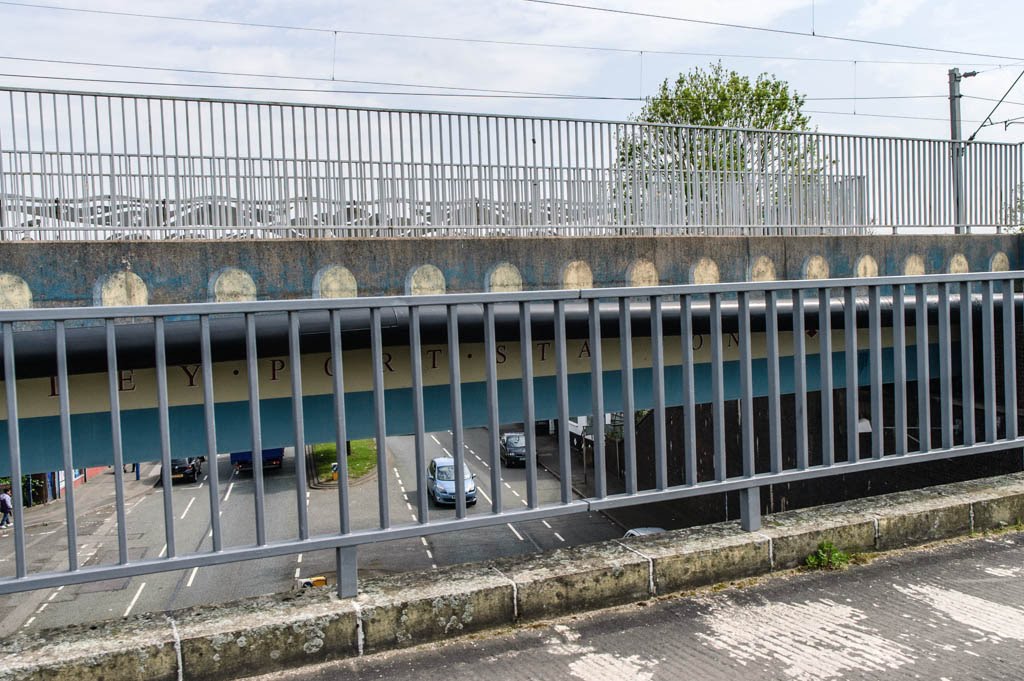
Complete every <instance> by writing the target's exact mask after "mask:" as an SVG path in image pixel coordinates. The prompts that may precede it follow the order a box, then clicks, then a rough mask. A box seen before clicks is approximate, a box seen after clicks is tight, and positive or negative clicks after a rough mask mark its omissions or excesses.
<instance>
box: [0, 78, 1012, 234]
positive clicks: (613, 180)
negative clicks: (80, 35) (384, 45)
mask: <svg viewBox="0 0 1024 681" xmlns="http://www.w3.org/2000/svg"><path fill="white" fill-rule="evenodd" d="M4 100H6V101H4ZM960 146H961V149H962V154H961V158H962V161H961V162H962V163H963V177H964V180H963V189H962V194H963V199H964V202H965V205H966V224H964V225H957V219H956V213H955V209H954V195H955V192H954V186H953V172H952V168H953V165H952V164H953V162H954V158H955V154H954V152H956V151H957V147H956V146H955V145H954V143H952V142H950V141H948V140H927V139H909V138H892V137H867V136H855V135H838V134H826V133H818V132H785V131H763V130H741V129H726V128H699V127H689V126H676V125H653V124H647V123H639V122H612V121H593V120H570V119H557V118H537V117H525V116H501V115H488V114H467V113H444V112H427V111H392V110H380V109H365V108H349V107H340V106H327V105H312V104H288V103H267V102H254V101H233V100H213V99H187V98H174V97H153V96H137V95H112V94H99V93H83V92H59V91H43V90H22V89H15V88H0V238H2V239H7V240H22V239H36V240H63V239H107V238H110V239H119V238H143V239H148V238H152V239H161V238H272V237H301V236H314V237H321V236H378V235H380V236H405V235H411V236H417V235H419V236H446V235H477V236H487V235H561V234H566V235H579V234H592V235H598V234H645V233H671V234H800V233H841V234H845V233H853V234H861V233H879V232H881V233H886V232H898V231H907V230H913V229H918V230H921V229H923V230H932V231H952V230H953V229H955V228H957V227H958V226H959V227H960V228H961V230H960V231H1000V230H1002V229H1005V228H1009V227H1014V226H1017V225H1019V224H1021V221H1022V218H1021V182H1022V178H1021V153H1022V149H1021V146H1020V145H1019V144H1004V143H991V142H971V143H969V144H966V143H965V144H962V145H960Z"/></svg>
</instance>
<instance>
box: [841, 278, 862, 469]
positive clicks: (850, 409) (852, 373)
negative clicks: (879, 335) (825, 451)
mask: <svg viewBox="0 0 1024 681" xmlns="http://www.w3.org/2000/svg"><path fill="white" fill-rule="evenodd" d="M843 347H844V354H845V359H846V391H845V395H846V462H847V463H855V462H856V461H857V460H858V459H859V458H860V447H859V444H860V433H858V432H857V426H858V424H859V421H860V385H859V381H858V377H857V296H856V289H855V288H854V287H853V286H850V287H847V289H846V290H845V291H844V294H843Z"/></svg>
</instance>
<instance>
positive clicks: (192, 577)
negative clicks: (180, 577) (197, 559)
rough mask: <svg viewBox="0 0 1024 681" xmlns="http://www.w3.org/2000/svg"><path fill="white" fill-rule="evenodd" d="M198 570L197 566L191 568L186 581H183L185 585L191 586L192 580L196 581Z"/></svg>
mask: <svg viewBox="0 0 1024 681" xmlns="http://www.w3.org/2000/svg"><path fill="white" fill-rule="evenodd" d="M197 572H199V566H198V565H197V566H196V567H194V568H192V572H191V573H190V574H189V576H188V581H187V582H185V586H186V587H189V586H192V582H194V581H196V573H197Z"/></svg>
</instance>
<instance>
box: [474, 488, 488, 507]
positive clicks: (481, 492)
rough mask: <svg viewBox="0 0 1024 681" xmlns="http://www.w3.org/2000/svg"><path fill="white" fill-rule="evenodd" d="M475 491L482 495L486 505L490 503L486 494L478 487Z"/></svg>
mask: <svg viewBox="0 0 1024 681" xmlns="http://www.w3.org/2000/svg"><path fill="white" fill-rule="evenodd" d="M476 490H477V491H478V492H480V494H482V495H483V497H484V499H486V500H487V503H488V504H489V503H491V498H490V497H489V496H487V492H485V491H483V489H481V488H480V487H477V488H476Z"/></svg>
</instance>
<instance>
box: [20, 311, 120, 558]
mask: <svg viewBox="0 0 1024 681" xmlns="http://www.w3.org/2000/svg"><path fill="white" fill-rule="evenodd" d="M3 333H4V388H5V392H6V397H7V446H8V451H9V455H10V468H11V493H12V495H13V499H12V500H11V501H12V503H13V506H14V565H15V568H14V574H15V575H16V576H17V577H19V578H20V577H24V576H26V574H27V570H26V564H25V519H24V513H23V511H24V508H25V499H24V493H23V491H22V486H21V421H20V420H19V418H18V378H17V374H16V372H15V368H14V366H15V364H14V325H13V324H12V323H11V322H4V325H3ZM115 454H116V453H115ZM118 470H120V468H118ZM30 492H31V490H30ZM123 497H124V495H123V492H122V494H121V498H122V499H123ZM118 508H122V506H121V505H119V506H118ZM118 520H119V524H118V539H119V540H120V539H121V537H122V536H124V531H123V530H124V523H123V522H121V521H122V516H121V515H119V516H118ZM119 546H121V547H122V551H121V554H120V555H121V558H122V560H121V562H122V563H125V562H127V555H126V551H125V550H124V543H119Z"/></svg>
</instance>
